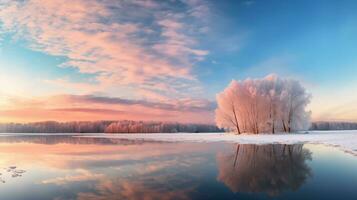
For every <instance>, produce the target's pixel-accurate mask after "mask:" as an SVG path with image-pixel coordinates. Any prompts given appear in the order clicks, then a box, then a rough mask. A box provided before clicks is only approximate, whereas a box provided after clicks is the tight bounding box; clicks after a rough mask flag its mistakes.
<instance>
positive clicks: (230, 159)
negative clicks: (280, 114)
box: [217, 144, 312, 196]
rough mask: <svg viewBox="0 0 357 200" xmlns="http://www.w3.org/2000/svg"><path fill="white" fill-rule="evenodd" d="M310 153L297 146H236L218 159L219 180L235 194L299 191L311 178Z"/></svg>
mask: <svg viewBox="0 0 357 200" xmlns="http://www.w3.org/2000/svg"><path fill="white" fill-rule="evenodd" d="M307 160H311V152H310V151H309V150H308V149H305V148H303V145H302V144H297V145H281V144H276V145H261V146H259V145H239V144H238V145H237V147H236V149H234V150H233V151H232V152H231V153H221V154H218V156H217V162H218V170H219V174H218V177H217V179H218V180H219V181H221V182H223V183H224V184H225V185H226V186H227V187H229V188H230V190H231V191H233V192H248V193H256V192H262V193H267V194H269V195H271V196H275V195H278V194H280V193H281V192H283V191H285V190H297V189H298V188H299V187H300V186H302V185H303V184H304V183H305V181H306V180H307V179H308V178H309V177H311V175H312V172H311V169H310V167H309V166H308V165H307V163H306V161H307Z"/></svg>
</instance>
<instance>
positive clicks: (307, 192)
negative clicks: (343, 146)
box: [0, 136, 357, 200]
mask: <svg viewBox="0 0 357 200" xmlns="http://www.w3.org/2000/svg"><path fill="white" fill-rule="evenodd" d="M0 158H1V159H0V167H1V170H0V173H1V175H0V178H1V180H3V182H0V193H1V196H2V198H4V199H7V200H13V199H14V200H15V199H24V198H26V199H33V200H35V199H36V200H39V199H55V200H60V199H83V200H84V199H134V200H136V199H147V200H151V199H152V200H154V199H218V198H221V199H271V198H275V199H276V198H278V199H280V198H284V199H301V198H304V199H316V198H318V199H336V198H338V197H340V198H342V197H343V199H352V197H355V196H356V194H357V193H356V191H355V189H354V186H355V185H356V183H357V182H356V181H357V174H356V171H355V169H356V167H357V159H356V157H354V156H353V155H350V154H346V153H343V152H341V151H339V150H336V149H333V148H329V147H323V146H316V145H302V144H299V145H261V146H257V145H237V144H229V143H198V144H197V143H196V144H194V143H181V142H178V143H167V142H144V141H134V140H118V139H98V138H79V137H72V136H1V137H0ZM331 158H333V159H334V160H336V161H338V162H333V163H332V162H331ZM9 167H16V169H18V170H23V171H25V172H23V173H22V175H21V176H17V177H12V176H11V172H8V171H6V169H8V168H9ZM336 169H338V170H336Z"/></svg>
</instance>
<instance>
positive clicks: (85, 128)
mask: <svg viewBox="0 0 357 200" xmlns="http://www.w3.org/2000/svg"><path fill="white" fill-rule="evenodd" d="M310 130H357V123H352V122H313V123H312V124H311V127H310ZM223 131H224V130H223V129H220V128H218V127H217V126H215V125H210V124H183V123H172V122H143V121H129V120H123V121H94V122H55V121H46V122H34V123H2V124H0V132H1V133H179V132H187V133H203V132H223Z"/></svg>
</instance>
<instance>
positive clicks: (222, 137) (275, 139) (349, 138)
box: [76, 131, 357, 155]
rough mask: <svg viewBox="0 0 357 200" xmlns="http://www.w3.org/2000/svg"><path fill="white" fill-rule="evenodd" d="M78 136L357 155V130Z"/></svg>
mask: <svg viewBox="0 0 357 200" xmlns="http://www.w3.org/2000/svg"><path fill="white" fill-rule="evenodd" d="M76 137H96V138H117V139H141V140H154V141H170V142H176V141H185V142H234V143H241V144H274V143H279V144H296V143H309V144H324V145H329V146H336V147H339V148H341V149H342V150H344V151H346V152H349V153H352V154H354V155H357V131H309V132H308V134H304V133H297V134H276V135H264V134H262V135H234V134H230V133H175V134H173V133H169V134H168V133H160V134H93V135H85V136H76Z"/></svg>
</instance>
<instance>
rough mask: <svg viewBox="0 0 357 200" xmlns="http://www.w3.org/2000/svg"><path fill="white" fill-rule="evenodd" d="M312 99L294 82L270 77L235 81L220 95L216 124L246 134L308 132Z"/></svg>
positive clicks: (218, 96) (274, 76)
mask: <svg viewBox="0 0 357 200" xmlns="http://www.w3.org/2000/svg"><path fill="white" fill-rule="evenodd" d="M309 102H310V95H309V94H308V93H307V92H306V90H305V88H304V87H302V85H301V84H300V83H299V82H298V81H296V80H292V79H282V78H279V77H278V76H276V75H269V76H267V77H265V78H263V79H246V80H244V81H235V80H233V81H232V82H231V83H230V84H229V86H228V87H227V88H226V89H225V90H224V91H223V92H221V93H219V94H217V104H218V108H217V109H216V123H217V126H218V127H220V128H224V129H226V130H228V131H235V132H236V133H237V134H241V133H243V132H246V133H254V134H258V133H262V132H265V133H273V134H274V133H276V132H278V131H279V132H281V131H284V132H292V131H297V130H306V129H308V128H309V124H310V123H309V122H310V112H308V111H306V106H307V105H308V104H309Z"/></svg>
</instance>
